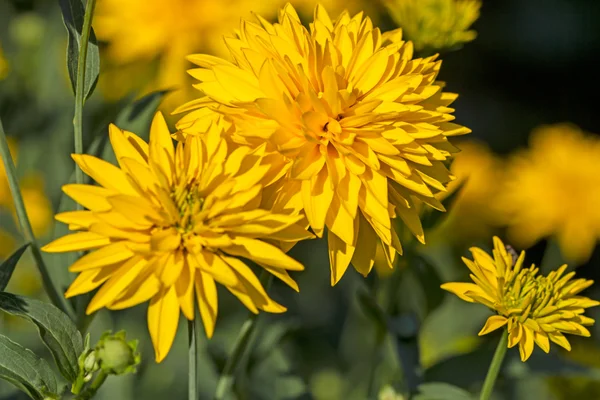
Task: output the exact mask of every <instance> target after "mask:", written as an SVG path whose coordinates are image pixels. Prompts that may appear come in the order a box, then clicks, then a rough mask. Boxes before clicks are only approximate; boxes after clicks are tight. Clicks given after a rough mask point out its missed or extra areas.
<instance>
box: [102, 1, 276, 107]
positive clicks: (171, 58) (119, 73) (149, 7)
mask: <svg viewBox="0 0 600 400" xmlns="http://www.w3.org/2000/svg"><path fill="white" fill-rule="evenodd" d="M267 3H268V2H267ZM257 8H258V9H257ZM264 9H268V8H267V4H265V2H254V1H251V0H224V1H223V0H222V1H211V0H127V1H121V0H98V3H97V7H96V10H95V16H94V22H93V26H94V30H95V32H96V35H97V36H98V39H99V40H101V41H103V42H106V48H105V49H104V51H103V53H102V54H101V59H102V60H103V64H104V65H103V68H102V74H103V75H102V76H101V78H100V82H99V84H100V88H101V89H102V91H103V94H104V95H105V96H106V97H107V98H109V99H112V100H115V99H118V98H120V97H122V96H124V95H126V94H128V93H130V92H132V91H141V94H145V93H148V92H151V91H154V90H164V89H175V90H176V91H175V92H174V93H173V94H171V95H169V96H168V97H167V100H166V103H165V104H164V106H165V108H167V107H168V106H169V105H175V104H181V103H182V102H184V101H186V100H189V99H190V98H193V91H192V88H191V81H190V78H189V76H188V75H187V74H186V73H185V71H186V69H187V68H188V61H186V59H185V56H187V55H188V54H191V53H193V52H197V51H206V52H209V53H211V54H212V53H217V54H222V53H224V52H225V51H226V50H227V49H226V47H225V45H224V44H223V35H224V34H225V33H228V32H229V31H231V30H232V29H233V28H234V27H236V26H237V24H238V23H239V20H240V18H241V17H243V16H249V15H250V12H251V11H261V10H264Z"/></svg>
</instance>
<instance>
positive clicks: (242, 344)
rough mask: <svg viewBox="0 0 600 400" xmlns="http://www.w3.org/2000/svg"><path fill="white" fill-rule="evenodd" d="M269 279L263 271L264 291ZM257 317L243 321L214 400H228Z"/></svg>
mask: <svg viewBox="0 0 600 400" xmlns="http://www.w3.org/2000/svg"><path fill="white" fill-rule="evenodd" d="M271 278H272V275H271V274H269V273H268V272H267V271H264V270H263V272H262V274H261V275H260V281H261V283H262V284H263V285H264V286H265V289H266V290H268V289H269V286H270V283H271ZM257 317H258V314H254V313H250V315H249V316H248V318H247V319H246V321H244V324H243V325H242V328H241V329H240V333H239V334H238V337H237V339H236V341H235V344H234V346H233V351H232V352H231V355H230V356H229V358H228V359H227V362H226V363H225V368H223V372H222V373H221V376H220V377H219V381H218V382H217V390H216V392H215V400H223V399H225V398H229V397H227V396H228V394H229V392H230V391H231V388H232V386H233V383H234V381H235V372H236V371H237V369H238V367H239V365H240V363H241V361H242V359H243V356H244V354H245V353H246V351H247V349H248V347H250V346H249V344H250V339H251V337H252V333H254V330H255V329H256V318H257Z"/></svg>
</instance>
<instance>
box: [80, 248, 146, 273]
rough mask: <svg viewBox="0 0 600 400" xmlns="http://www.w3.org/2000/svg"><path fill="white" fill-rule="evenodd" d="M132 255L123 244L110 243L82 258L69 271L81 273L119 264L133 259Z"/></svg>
mask: <svg viewBox="0 0 600 400" xmlns="http://www.w3.org/2000/svg"><path fill="white" fill-rule="evenodd" d="M133 255H134V253H133V251H131V250H130V249H129V248H128V247H127V245H126V244H125V242H116V243H111V244H109V245H108V246H104V247H102V248H100V249H98V250H96V251H93V252H91V253H88V254H86V255H84V256H82V257H81V258H79V259H78V260H77V261H75V262H74V263H73V264H72V265H71V266H70V267H69V271H71V272H81V271H85V270H87V269H94V268H100V267H105V266H108V265H111V264H116V263H121V262H123V261H125V260H127V259H129V258H131V257H133Z"/></svg>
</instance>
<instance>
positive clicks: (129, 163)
mask: <svg viewBox="0 0 600 400" xmlns="http://www.w3.org/2000/svg"><path fill="white" fill-rule="evenodd" d="M220 133H221V132H220V128H219V127H218V125H213V126H211V127H210V128H209V130H208V132H207V133H206V134H205V135H204V136H203V137H202V139H200V138H199V137H197V136H189V137H188V138H187V140H186V141H185V143H179V144H178V145H177V147H176V148H174V146H173V142H172V139H171V137H170V133H169V130H168V127H167V125H166V123H165V121H164V119H163V117H162V115H161V114H157V116H156V117H155V119H154V121H153V123H152V128H151V131H150V141H149V144H147V143H146V142H144V141H143V140H142V139H140V138H139V137H138V136H136V135H134V134H133V133H130V132H126V131H121V130H120V129H118V128H117V127H115V126H111V128H110V140H111V143H112V146H113V149H114V150H115V154H116V155H117V159H118V162H119V165H120V168H118V167H116V166H114V165H112V164H109V163H107V162H106V161H103V160H100V159H98V158H95V157H92V156H88V155H74V156H73V158H74V160H75V162H76V163H77V164H78V165H79V166H80V167H81V169H82V170H83V171H84V172H85V173H86V174H88V175H89V176H91V177H92V178H93V179H94V180H95V181H96V182H97V183H98V184H100V186H92V185H65V186H64V187H63V190H64V192H65V193H66V194H67V195H69V196H70V197H72V198H73V199H74V200H75V201H77V202H78V203H80V204H82V205H83V206H84V207H85V208H87V210H85V211H72V212H65V213H61V214H58V215H57V216H56V219H57V220H59V221H62V222H64V223H67V224H69V227H70V229H72V230H77V231H79V232H77V233H73V234H70V235H67V236H65V237H62V238H59V239H57V240H55V241H54V242H52V243H50V244H48V245H46V246H45V247H44V248H43V250H45V251H48V252H67V251H84V250H93V249H96V250H95V251H93V252H91V253H89V254H87V255H85V256H83V257H81V258H80V259H79V260H78V261H76V262H75V263H74V264H73V265H71V267H70V271H72V272H79V276H78V277H77V278H76V279H75V281H74V282H73V283H72V284H71V286H70V287H69V289H68V291H67V293H66V296H67V297H71V296H75V295H79V294H82V293H86V292H90V291H92V290H94V289H96V288H97V287H99V286H100V285H102V287H101V288H100V289H99V290H98V292H97V293H96V295H95V296H94V297H93V299H92V301H91V302H90V304H89V306H88V308H87V313H93V312H94V311H96V310H99V309H100V308H103V307H107V308H109V309H122V308H127V307H132V306H134V305H137V304H139V303H142V302H145V301H148V300H149V301H150V307H149V309H148V327H149V330H150V335H151V337H152V341H153V344H154V348H155V350H156V360H157V361H159V362H160V361H161V360H162V359H163V358H164V357H165V356H166V355H167V353H168V352H169V349H170V348H171V345H172V342H173V339H174V337H175V332H176V331H177V324H178V320H179V310H181V311H182V312H183V314H184V315H185V316H186V318H188V319H189V320H193V319H194V297H196V299H197V301H198V306H199V309H200V315H201V317H202V321H203V322H204V328H205V330H206V334H207V335H208V336H209V337H210V336H212V333H213V330H214V327H215V320H216V317H217V291H216V286H215V281H216V282H219V283H221V284H222V285H224V286H225V287H226V288H227V289H228V290H229V291H230V292H231V293H233V294H234V295H235V296H236V297H237V298H238V299H239V300H240V301H241V302H242V303H243V304H244V305H245V306H246V307H248V308H249V309H250V310H251V311H252V312H255V313H256V312H258V310H263V311H268V312H283V311H285V308H284V307H282V306H281V305H279V304H277V303H276V302H274V301H273V300H272V299H270V298H269V296H268V295H267V293H266V292H265V289H264V288H263V285H262V284H261V283H260V281H259V280H258V279H257V277H256V276H255V274H254V273H253V272H252V270H251V269H250V268H249V267H248V266H247V265H246V263H245V262H244V261H242V260H241V259H240V257H242V258H245V259H249V260H252V261H254V262H256V263H257V264H259V265H260V266H261V267H262V268H263V269H264V270H265V271H267V272H269V273H271V274H273V275H275V276H276V277H278V278H280V279H281V280H282V281H284V282H285V283H287V284H288V285H289V286H291V287H292V288H294V289H296V290H298V287H297V285H296V283H295V282H294V280H292V278H291V277H290V276H289V274H288V272H287V271H288V270H294V271H299V270H302V269H303V267H302V265H301V264H300V263H298V262H297V261H295V260H293V259H292V258H290V257H289V256H287V255H286V254H285V253H284V252H283V251H281V250H280V249H279V248H278V247H276V246H274V245H272V244H269V243H267V242H266V241H264V240H265V239H270V240H277V241H298V240H301V239H305V238H308V237H310V236H311V235H310V234H309V233H308V232H306V230H305V229H304V228H303V227H301V226H299V225H297V224H296V222H297V221H298V220H299V219H300V218H301V216H298V215H281V214H274V213H271V212H270V211H267V210H262V209H259V208H258V204H260V201H261V192H262V186H261V184H260V183H259V182H261V181H262V180H263V179H264V175H265V173H266V172H267V171H268V170H269V168H268V166H265V165H263V164H262V161H263V158H262V156H261V154H260V149H258V151H254V152H251V151H249V150H248V149H247V148H245V149H244V148H242V149H237V150H235V151H233V152H228V149H227V144H226V143H225V142H224V141H223V140H221V138H220ZM194 289H195V295H194Z"/></svg>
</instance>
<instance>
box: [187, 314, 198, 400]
mask: <svg viewBox="0 0 600 400" xmlns="http://www.w3.org/2000/svg"><path fill="white" fill-rule="evenodd" d="M196 319H197V317H196ZM188 338H189V347H188V400H198V386H197V376H198V375H196V365H197V362H198V358H197V356H196V352H197V350H196V349H197V347H198V345H197V338H196V320H192V321H190V320H188Z"/></svg>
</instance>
